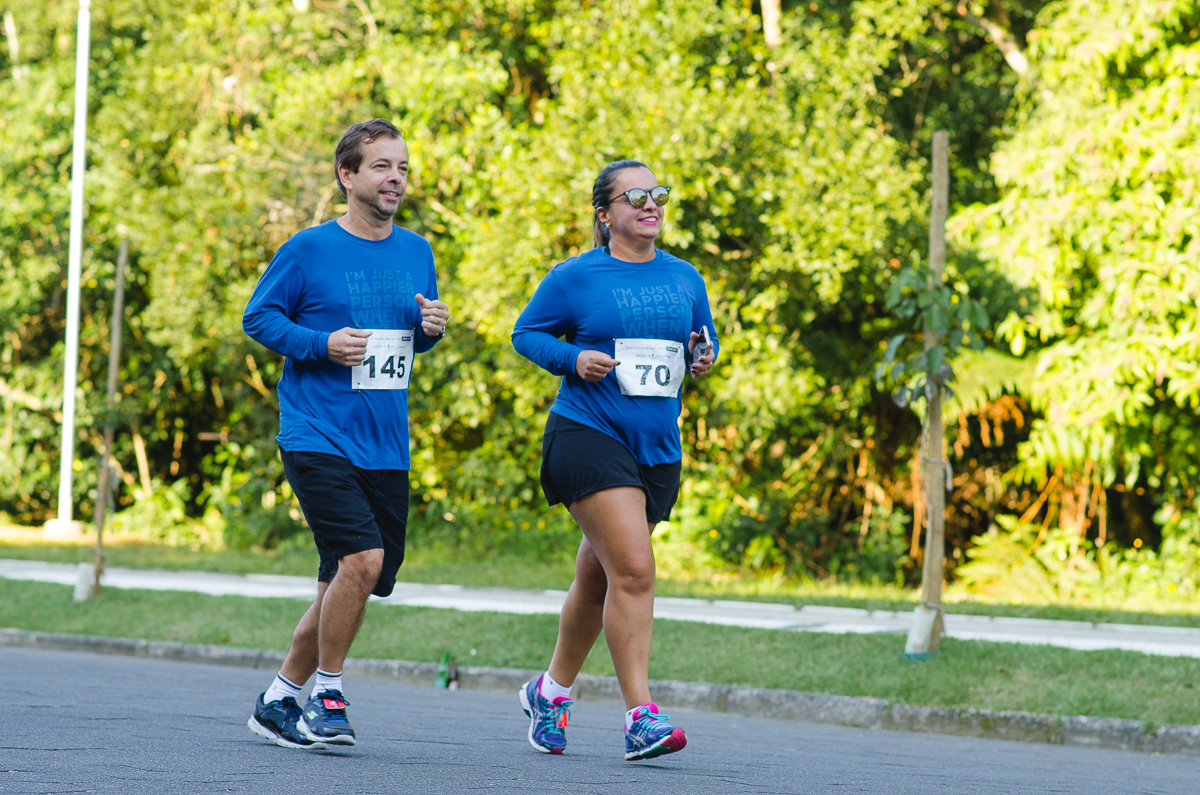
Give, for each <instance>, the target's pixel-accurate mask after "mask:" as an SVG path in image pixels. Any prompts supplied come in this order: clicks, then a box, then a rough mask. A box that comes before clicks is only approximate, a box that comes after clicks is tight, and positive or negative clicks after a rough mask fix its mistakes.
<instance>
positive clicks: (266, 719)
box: [246, 693, 325, 751]
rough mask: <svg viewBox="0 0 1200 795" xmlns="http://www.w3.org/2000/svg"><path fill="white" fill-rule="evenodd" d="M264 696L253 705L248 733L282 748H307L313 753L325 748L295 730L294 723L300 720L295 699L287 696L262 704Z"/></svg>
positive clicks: (247, 722) (323, 745)
mask: <svg viewBox="0 0 1200 795" xmlns="http://www.w3.org/2000/svg"><path fill="white" fill-rule="evenodd" d="M265 695H266V693H263V694H262V695H260V696H259V697H258V702H257V703H256V704H255V705H254V714H253V715H251V716H250V720H248V721H246V725H247V726H249V727H250V731H252V732H254V733H255V734H257V735H258V736H259V737H263V738H266V739H268V740H270V741H271V742H273V743H275V744H276V745H281V746H283V747H284V748H309V749H312V750H314V751H320V750H323V749H324V748H325V743H320V742H313V741H312V740H310V739H308V738H307V737H305V736H304V735H303V734H301V733H300V730H299V729H297V728H296V721H298V720H299V719H300V705H299V704H297V703H296V699H294V698H292V697H291V696H288V697H287V698H282V699H280V700H278V701H272V702H271V703H270V704H264V703H263V696H265Z"/></svg>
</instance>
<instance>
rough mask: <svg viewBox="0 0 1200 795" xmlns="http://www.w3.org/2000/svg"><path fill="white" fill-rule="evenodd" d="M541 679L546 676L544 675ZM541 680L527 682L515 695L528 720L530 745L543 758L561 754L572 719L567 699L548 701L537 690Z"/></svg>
mask: <svg viewBox="0 0 1200 795" xmlns="http://www.w3.org/2000/svg"><path fill="white" fill-rule="evenodd" d="M542 676H545V674H543V675H542ZM541 686H542V677H541V676H539V677H538V678H537V679H535V680H534V681H532V682H526V683H525V686H524V687H522V688H521V690H520V692H519V693H518V695H519V696H520V698H521V709H523V710H525V714H526V715H528V716H529V744H530V745H532V746H533V747H534V748H536V749H538V750H539V751H541V752H542V753H543V754H561V753H562V752H563V751H564V750H565V749H566V747H567V733H566V729H567V721H569V720H570V719H571V705H572V704H573V703H575V702H573V701H572V700H571V699H569V698H556V699H554V701H552V702H551V701H547V700H546V699H545V698H544V697H543V696H542V692H541V690H540V688H541Z"/></svg>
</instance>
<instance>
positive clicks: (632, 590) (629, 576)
mask: <svg viewBox="0 0 1200 795" xmlns="http://www.w3.org/2000/svg"><path fill="white" fill-rule="evenodd" d="M612 569H614V570H612V571H609V572H608V582H609V585H610V586H611V587H615V588H617V589H619V590H621V591H622V592H624V593H629V594H643V593H646V592H650V593H653V592H654V558H653V557H650V558H649V559H647V560H640V559H639V560H626V561H622V562H621V563H620V564H619V565H616V566H613V567H612Z"/></svg>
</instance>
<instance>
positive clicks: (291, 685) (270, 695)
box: [263, 673, 300, 704]
mask: <svg viewBox="0 0 1200 795" xmlns="http://www.w3.org/2000/svg"><path fill="white" fill-rule="evenodd" d="M288 696H291V697H292V698H294V699H297V700H299V699H300V685H298V684H296V683H295V682H293V681H292V680H291V679H288V678H287V677H286V676H284V675H283V674H282V673H278V674H275V681H273V682H271V686H270V687H268V688H267V692H266V693H263V703H264V704H270V703H271V702H272V701H278V700H279V699H281V698H287V697H288Z"/></svg>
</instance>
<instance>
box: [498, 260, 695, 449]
mask: <svg viewBox="0 0 1200 795" xmlns="http://www.w3.org/2000/svg"><path fill="white" fill-rule="evenodd" d="M703 326H707V327H708V331H709V336H710V337H711V338H712V342H713V351H714V353H715V352H716V351H717V335H716V329H715V328H714V327H713V320H712V310H711V309H710V308H709V305H708V292H707V290H706V289H705V286H704V279H703V278H702V277H701V276H700V273H699V272H698V271H697V270H696V268H695V267H693V266H692V265H691V263H689V262H686V261H684V260H681V259H679V258H678V257H675V256H672V255H671V254H668V253H666V252H665V251H661V250H658V249H656V250H655V257H654V259H653V260H651V261H649V262H625V261H624V260H619V259H616V258H615V257H613V256H612V255H610V254H609V253H608V250H607V249H606V248H594V249H592V250H591V251H588V252H586V253H584V254H581V255H579V256H578V257H572V258H571V259H569V260H567V261H566V262H562V263H560V264H558V265H555V266H554V268H552V269H551V271H550V272H549V273H548V274H546V276H545V278H543V279H542V283H541V284H539V285H538V288H537V291H536V292H535V293H534V295H533V299H532V300H530V302H529V305H528V306H526V307H525V310H524V311H523V312H522V313H521V316H520V318H518V319H517V325H516V327H515V328H514V329H513V334H512V340H513V347H514V348H516V349H517V352H518V353H520V354H521V355H522V356H524V357H525V358H527V359H529V360H531V361H533V362H534V363H535V364H538V365H540V366H541V367H543V368H545V369H546V370H549V371H550V372H551V373H553V374H555V375H561V376H562V377H563V379H562V385H561V386H560V387H559V390H558V396H557V398H556V399H555V401H554V405H553V406H552V407H551V408H550V411H552V412H554V413H555V414H558V415H561V416H563V417H566V418H567V419H571V420H574V421H575V422H579V423H583V424H584V425H588V426H590V427H592V428H595V429H596V430H598V431H601V432H603V433H606V434H608V435H609V436H611V437H613V438H614V439H616V440H618V441H620V442H621V443H622V444H624V445H625V446H626V447H627V448H628V449H629V452H630V453H632V454H633V457H634V458H635V459H636V460H637V462H638V463H639V464H647V465H651V466H653V465H655V464H667V463H673V462H675V461H679V460H680V459H682V458H683V447H682V446H681V445H680V440H679V426H678V424H677V422H678V418H679V411H680V409H681V408H682V401H681V394H682V390H680V393H679V394H676V395H675V396H674V397H669V398H667V397H630V396H628V395H623V394H621V389H620V386H618V384H617V378H616V375H615V374H613V373H612V372H610V373H609V374H608V375H607V376H605V377H604V378H603V379H601V380H600V381H597V382H596V383H589V382H587V381H584V380H583V379H582V378H580V377H579V376H578V374H576V372H575V360H576V359H577V358H578V357H579V353H580V352H581V351H584V350H595V351H600V352H602V353H606V354H608V355H609V356H612V355H613V353H614V350H615V348H616V346H615V340H616V339H617V338H619V337H620V338H636V339H660V340H677V341H679V342H682V343H684V344H686V343H687V342H688V340H689V338H690V336H691V332H693V331H695V332H697V333H699V331H700V329H701V327H703ZM560 337H563V338H565V341H564V340H562V339H559V338H560Z"/></svg>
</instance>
